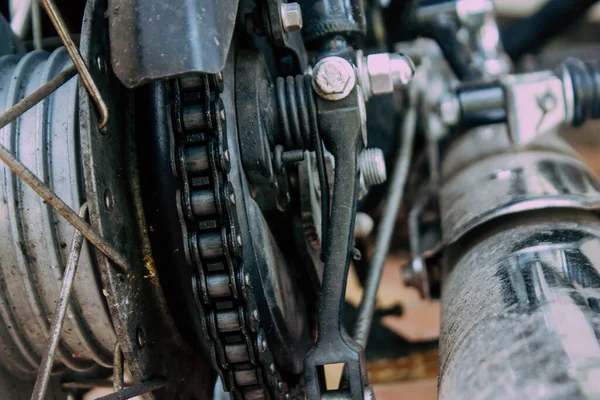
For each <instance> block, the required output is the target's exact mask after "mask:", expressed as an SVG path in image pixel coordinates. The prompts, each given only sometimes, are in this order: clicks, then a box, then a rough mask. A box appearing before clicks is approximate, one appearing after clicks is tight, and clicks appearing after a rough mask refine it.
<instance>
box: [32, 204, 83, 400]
mask: <svg viewBox="0 0 600 400" xmlns="http://www.w3.org/2000/svg"><path fill="white" fill-rule="evenodd" d="M86 214H87V204H84V205H83V206H81V208H80V209H79V216H80V217H81V218H85V217H86ZM82 246H83V235H82V234H81V232H79V231H78V230H75V232H73V239H72V241H71V250H70V251H69V258H68V261H67V266H66V267H65V272H64V276H63V280H62V286H61V288H60V296H59V297H58V302H57V304H56V311H55V313H54V320H53V321H52V325H51V327H50V338H49V339H48V345H47V346H46V352H45V353H44V355H43V356H42V361H41V363H40V364H41V365H40V369H39V371H38V374H37V379H36V381H35V385H34V387H33V393H32V395H31V398H32V400H33V399H35V400H44V398H45V397H46V390H47V389H48V383H49V381H50V374H51V373H52V365H53V364H54V354H55V353H56V347H57V346H58V341H59V339H60V335H61V331H62V328H63V325H64V322H65V316H66V315H67V307H68V306H69V303H70V300H71V292H72V289H73V281H74V280H75V273H76V272H77V267H78V264H79V256H80V254H81V248H82Z"/></svg>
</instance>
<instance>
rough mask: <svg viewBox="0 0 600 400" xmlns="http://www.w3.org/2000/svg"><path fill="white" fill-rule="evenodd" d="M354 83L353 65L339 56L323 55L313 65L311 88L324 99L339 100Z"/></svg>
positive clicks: (350, 89)
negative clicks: (323, 56)
mask: <svg viewBox="0 0 600 400" xmlns="http://www.w3.org/2000/svg"><path fill="white" fill-rule="evenodd" d="M355 85H356V74H355V73H354V67H353V66H352V64H350V63H349V62H348V61H346V60H344V59H343V58H341V57H335V56H330V57H325V58H323V59H322V60H321V61H319V62H318V63H317V64H316V65H315V66H314V67H313V88H314V89H315V92H317V94H318V95H319V96H321V97H322V98H323V99H325V100H341V99H343V98H345V97H346V96H348V95H349V94H350V92H351V91H352V90H353V89H354V86H355Z"/></svg>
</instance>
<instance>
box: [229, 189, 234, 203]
mask: <svg viewBox="0 0 600 400" xmlns="http://www.w3.org/2000/svg"><path fill="white" fill-rule="evenodd" d="M229 202H230V203H231V204H232V205H235V193H233V192H231V193H229Z"/></svg>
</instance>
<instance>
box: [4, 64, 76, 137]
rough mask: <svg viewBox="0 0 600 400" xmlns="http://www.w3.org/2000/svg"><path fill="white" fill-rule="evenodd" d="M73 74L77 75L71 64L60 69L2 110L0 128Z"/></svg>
mask: <svg viewBox="0 0 600 400" xmlns="http://www.w3.org/2000/svg"><path fill="white" fill-rule="evenodd" d="M75 75H77V68H75V66H73V65H71V66H70V67H68V68H67V69H65V70H64V71H61V72H60V73H59V74H58V75H56V76H55V77H54V78H52V79H50V80H49V81H48V82H46V83H45V84H44V85H42V86H41V87H40V88H39V89H37V90H36V91H35V92H33V93H31V94H30V95H29V96H27V97H25V98H24V99H22V100H21V101H19V102H18V103H17V104H15V105H14V106H12V107H11V108H9V109H8V110H6V111H4V112H3V113H2V114H1V115H0V129H2V128H4V127H5V126H6V125H8V124H10V123H11V122H13V121H14V120H15V119H17V118H19V117H20V116H21V115H23V114H24V113H25V112H26V111H28V110H30V109H31V108H33V107H34V106H35V105H36V104H37V103H39V102H40V101H42V100H44V99H45V98H46V97H48V96H49V95H51V94H52V93H53V92H54V91H56V90H57V89H58V88H59V87H61V86H62V85H64V84H65V83H66V82H68V81H69V79H71V78H72V77H74V76H75Z"/></svg>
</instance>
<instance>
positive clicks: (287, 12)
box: [281, 3, 302, 32]
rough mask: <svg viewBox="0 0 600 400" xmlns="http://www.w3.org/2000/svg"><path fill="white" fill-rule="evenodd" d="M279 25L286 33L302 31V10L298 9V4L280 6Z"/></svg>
mask: <svg viewBox="0 0 600 400" xmlns="http://www.w3.org/2000/svg"><path fill="white" fill-rule="evenodd" d="M281 24H282V25H283V29H284V30H285V31H286V32H292V31H298V30H300V29H302V9H301V8H300V4H298V3H282V4H281Z"/></svg>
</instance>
